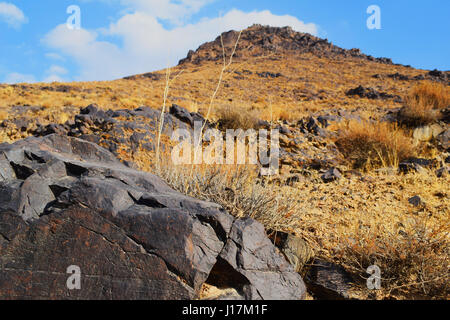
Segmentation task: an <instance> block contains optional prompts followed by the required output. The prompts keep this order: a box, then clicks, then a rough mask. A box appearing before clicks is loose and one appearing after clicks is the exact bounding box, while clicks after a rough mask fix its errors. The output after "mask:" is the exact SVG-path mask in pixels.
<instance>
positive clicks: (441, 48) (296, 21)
mask: <svg viewBox="0 0 450 320" xmlns="http://www.w3.org/2000/svg"><path fill="white" fill-rule="evenodd" d="M70 5H77V6H79V8H80V10H81V19H80V21H81V29H80V30H76V29H75V30H71V29H69V28H68V27H67V24H66V21H67V19H68V18H69V16H70V14H68V13H67V12H66V11H67V8H68V7H69V6H70ZM370 5H377V6H379V8H380V10H381V29H380V30H376V29H375V30H369V29H368V28H367V25H366V20H367V19H368V17H369V16H370V14H367V12H366V10H367V8H368V7H369V6H370ZM449 16H450V1H448V0H428V1H419V0H408V1H407V0H394V1H393V0H389V1H387V0H386V1H385V0H371V1H365V0H346V1H336V0H322V1H321V0H295V1H286V0H277V1H273V0H270V1H269V0H258V1H256V0H244V1H243V0H240V1H238V0H176V1H175V0H78V1H75V0H68V1H67V0H58V1H56V0H39V1H34V0H33V1H31V0H9V1H2V0H0V48H1V50H0V82H7V83H17V82H36V81H37V82H51V81H84V80H109V79H116V78H120V77H123V76H127V75H131V74H136V73H144V72H149V71H154V70H158V69H162V68H164V67H166V66H168V65H175V64H176V63H177V62H178V60H179V59H181V58H183V57H185V56H186V53H187V51H188V50H189V49H196V48H197V47H198V46H199V45H200V44H201V43H203V42H205V41H209V40H213V39H214V38H215V37H216V36H217V35H218V34H219V33H220V32H222V31H228V30H230V29H239V28H244V27H247V26H249V25H251V24H253V23H261V24H271V25H275V26H284V25H290V26H292V27H293V28H294V29H295V30H297V31H304V32H310V33H313V34H315V35H317V36H320V37H323V38H327V39H328V40H330V41H331V42H333V43H334V44H336V45H339V46H341V47H344V48H348V49H350V48H360V49H361V50H362V51H363V52H364V53H367V54H371V55H373V56H376V57H389V58H392V59H393V60H394V62H396V63H402V64H409V65H412V66H413V67H417V68H423V69H434V68H437V69H441V70H450V59H449V58H450V36H449V35H450V19H449V18H448V17H449Z"/></svg>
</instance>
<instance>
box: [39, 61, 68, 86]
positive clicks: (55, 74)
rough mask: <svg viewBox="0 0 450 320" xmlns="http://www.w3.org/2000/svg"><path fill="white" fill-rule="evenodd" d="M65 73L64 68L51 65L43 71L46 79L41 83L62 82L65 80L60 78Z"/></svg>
mask: <svg viewBox="0 0 450 320" xmlns="http://www.w3.org/2000/svg"><path fill="white" fill-rule="evenodd" d="M67 73H68V71H67V70H66V69H65V68H64V67H61V66H58V65H52V66H50V68H48V69H47V70H46V71H45V74H46V77H45V78H44V79H43V80H42V82H64V81H65V79H64V78H63V77H61V76H62V75H65V74H67Z"/></svg>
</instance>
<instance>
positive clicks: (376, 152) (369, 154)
mask: <svg viewBox="0 0 450 320" xmlns="http://www.w3.org/2000/svg"><path fill="white" fill-rule="evenodd" d="M336 145H337V146H338V148H339V150H340V151H341V152H342V153H343V154H344V155H345V156H346V158H347V159H348V160H349V161H350V162H351V163H352V164H353V166H354V167H355V168H358V169H370V168H378V167H390V166H394V167H396V166H398V164H399V162H400V161H402V160H404V159H406V158H409V157H412V156H414V155H415V150H414V145H413V142H412V140H411V138H410V137H409V136H408V135H407V134H406V133H405V131H404V130H402V129H401V128H399V127H398V126H397V125H396V124H391V123H387V122H377V123H373V122H369V121H362V122H359V121H349V122H347V123H346V124H345V125H343V126H342V128H340V130H339V134H338V138H337V139H336Z"/></svg>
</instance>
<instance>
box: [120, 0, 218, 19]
mask: <svg viewBox="0 0 450 320" xmlns="http://www.w3.org/2000/svg"><path fill="white" fill-rule="evenodd" d="M213 1H214V0H178V1H173V0H121V3H122V4H123V5H125V6H127V7H129V8H130V9H132V10H135V11H137V12H142V13H146V14H148V15H151V16H154V17H157V18H160V19H166V20H169V21H170V22H172V23H175V24H180V23H181V22H182V21H183V20H184V19H186V18H188V17H189V16H190V15H192V14H194V13H197V12H198V11H199V10H200V9H201V8H202V7H204V6H205V5H207V4H209V3H211V2H213Z"/></svg>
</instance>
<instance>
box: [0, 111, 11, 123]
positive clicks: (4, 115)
mask: <svg viewBox="0 0 450 320" xmlns="http://www.w3.org/2000/svg"><path fill="white" fill-rule="evenodd" d="M8 117H9V114H8V112H7V111H6V110H2V109H0V121H3V120H6V119H8Z"/></svg>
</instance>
